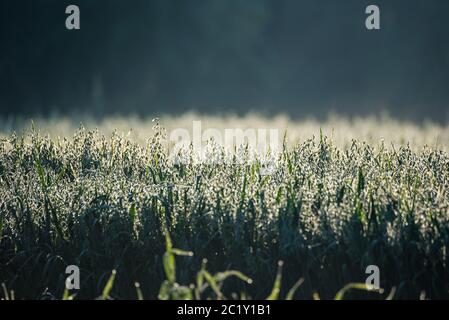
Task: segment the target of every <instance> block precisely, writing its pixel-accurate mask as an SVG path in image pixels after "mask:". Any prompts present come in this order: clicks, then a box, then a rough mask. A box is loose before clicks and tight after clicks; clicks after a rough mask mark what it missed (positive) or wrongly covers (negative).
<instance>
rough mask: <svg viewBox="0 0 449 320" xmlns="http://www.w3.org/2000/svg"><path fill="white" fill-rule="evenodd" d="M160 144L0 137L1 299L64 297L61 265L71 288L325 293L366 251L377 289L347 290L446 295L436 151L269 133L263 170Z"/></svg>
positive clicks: (88, 135)
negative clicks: (71, 273) (273, 149)
mask: <svg viewBox="0 0 449 320" xmlns="http://www.w3.org/2000/svg"><path fill="white" fill-rule="evenodd" d="M164 145H165V141H164V135H163V134H162V130H161V128H160V127H156V128H155V131H154V132H153V134H152V136H151V137H150V138H149V139H148V141H146V143H143V144H142V143H137V142H135V141H134V140H133V139H132V138H129V137H126V136H123V135H119V134H117V133H112V134H111V136H107V137H106V136H102V135H101V134H99V133H98V132H96V131H88V130H85V129H80V130H77V131H76V132H75V134H74V135H73V136H72V137H70V138H68V137H65V138H59V139H55V138H54V137H53V138H50V137H47V136H44V135H41V134H40V133H39V132H38V131H37V130H31V131H30V132H29V133H26V134H24V135H16V134H12V133H11V134H6V135H5V136H4V138H3V139H2V140H1V143H0V283H2V282H3V283H4V284H5V290H3V292H4V293H3V294H2V295H3V297H6V294H7V293H8V292H10V290H14V293H15V296H16V297H17V298H34V299H37V298H60V297H63V296H64V297H66V298H68V297H69V295H68V293H67V292H66V293H64V281H65V276H66V275H65V273H64V271H65V267H66V266H67V265H72V264H75V265H78V266H79V267H80V269H81V289H80V290H79V292H77V293H76V298H96V297H99V296H100V297H103V298H119V299H137V298H142V297H144V298H148V299H152V298H154V299H155V298H161V299H169V298H197V299H205V298H208V297H209V298H224V297H227V298H267V297H270V298H302V299H310V298H312V297H313V296H315V297H316V296H318V295H317V293H318V294H319V296H320V297H321V298H334V297H335V294H336V293H337V292H339V295H337V298H341V297H342V296H343V294H344V293H345V292H346V290H347V289H349V288H352V287H353V288H358V287H359V286H358V285H352V287H351V286H349V287H345V286H346V285H347V284H348V283H360V282H361V283H363V282H364V281H365V278H366V277H367V275H366V274H365V268H366V267H367V266H368V265H371V264H374V265H378V266H379V268H380V270H381V287H383V288H385V289H386V290H385V292H384V294H377V293H376V294H373V293H367V292H364V291H354V292H353V291H350V292H349V293H347V295H348V296H349V297H354V298H375V299H377V298H387V296H388V294H389V293H390V292H391V289H392V288H394V298H418V297H419V296H420V295H422V294H423V292H425V295H426V297H429V298H449V272H448V271H449V270H448V257H447V249H448V244H449V221H448V220H449V211H448V205H449V191H448V190H449V155H448V153H447V152H446V151H443V150H441V149H439V148H430V147H422V148H419V150H417V149H418V148H413V147H410V146H407V145H406V144H404V145H402V146H400V147H394V146H391V145H385V144H384V143H382V142H378V143H377V144H374V143H364V142H357V141H355V140H354V141H352V142H351V143H349V144H347V145H346V146H340V145H338V146H337V145H336V144H335V143H334V142H333V140H332V139H331V138H330V137H326V136H325V135H322V136H321V137H319V138H317V139H315V138H312V139H304V140H303V141H302V142H299V143H297V144H284V147H283V150H282V152H281V153H280V154H279V157H278V159H277V161H276V163H275V168H274V170H273V171H272V172H271V173H270V174H269V175H264V174H261V172H262V171H261V167H262V164H261V163H260V162H259V161H256V162H251V163H247V164H239V163H223V164H207V163H203V164H201V163H195V162H192V163H186V164H183V163H176V162H172V161H171V159H170V157H169V156H168V154H167V151H166V149H165V147H164ZM217 152H219V151H218V150H217ZM175 248H176V249H175ZM177 248H179V249H177ZM192 253H193V254H192ZM205 259H207V263H206V260H205ZM278 261H283V262H284V263H283V266H282V277H281V276H280V274H281V273H280V271H276V270H277V268H280V267H278ZM112 270H116V273H114V279H113V286H112V285H107V283H108V279H110V276H111V271H112ZM232 270H233V271H232ZM237 270H238V271H237ZM300 278H303V280H302V281H300V283H299V282H297V281H298V279H300ZM225 279H226V281H224V280H225ZM249 279H251V281H250V280H249ZM136 282H137V283H138V286H137V287H138V290H136V286H135V283H136ZM273 283H275V286H274V289H273ZM298 283H299V284H298ZM181 284H182V285H181ZM295 284H296V285H295ZM6 288H7V289H6ZM291 288H293V289H294V290H290V289H291ZM341 288H344V290H343V291H339V290H340V289H341ZM106 289H107V290H106ZM296 289H297V290H296ZM105 290H106V292H105Z"/></svg>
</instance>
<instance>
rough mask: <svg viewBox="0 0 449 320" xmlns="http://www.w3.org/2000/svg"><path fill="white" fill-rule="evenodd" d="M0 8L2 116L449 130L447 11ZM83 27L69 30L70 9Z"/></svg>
mask: <svg viewBox="0 0 449 320" xmlns="http://www.w3.org/2000/svg"><path fill="white" fill-rule="evenodd" d="M371 2H372V1H370V2H368V1H364V0H362V1H361V0H346V1H341V0H320V1H317V0H281V1H280V0H245V1H242V0H189V1H187V0H178V1H175V0H133V1H125V0H96V1H93V0H70V1H65V0H39V1H36V0H28V1H23V0H2V1H1V3H0V28H1V29H0V41H1V42H0V48H1V51H0V112H1V115H8V114H21V115H34V114H43V115H45V114H49V113H51V112H53V111H55V110H57V111H58V112H61V113H72V112H84V111H86V112H92V113H93V114H96V115H104V114H110V113H117V112H118V113H128V112H137V113H141V114H153V113H154V112H160V111H164V112H172V113H178V112H182V111H187V110H191V109H194V110H198V111H202V112H240V113H243V112H246V111H248V110H259V111H262V110H265V111H267V112H279V111H282V112H286V113H289V114H291V115H292V116H296V117H297V116H303V115H309V114H313V115H315V116H321V115H326V114H327V113H328V112H329V111H334V112H339V113H343V114H349V115H352V114H366V113H377V112H379V111H381V110H388V111H389V112H390V113H391V114H392V115H394V116H398V117H403V118H408V119H423V118H431V119H434V120H446V119H447V118H448V111H447V110H448V109H449V41H448V39H449V23H448V22H447V21H448V18H449V1H447V0H432V1H424V0H407V1H405V0H404V1H399V0H397V1H387V0H377V1H375V3H376V4H377V5H378V6H379V7H380V9H381V30H380V31H367V30H366V29H365V18H366V15H365V8H366V6H367V5H368V4H372V3H371ZM69 4H76V5H78V6H79V7H80V10H81V30H79V31H68V30H66V29H65V19H66V14H65V8H66V6H67V5H69Z"/></svg>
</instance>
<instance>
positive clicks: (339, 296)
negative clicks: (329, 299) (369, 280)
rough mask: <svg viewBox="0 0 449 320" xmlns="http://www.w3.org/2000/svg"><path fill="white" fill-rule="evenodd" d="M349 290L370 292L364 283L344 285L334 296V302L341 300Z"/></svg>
mask: <svg viewBox="0 0 449 320" xmlns="http://www.w3.org/2000/svg"><path fill="white" fill-rule="evenodd" d="M351 289H358V290H364V291H372V290H370V288H368V286H367V285H366V284H365V283H357V282H354V283H348V284H347V285H345V286H344V287H343V288H342V289H341V290H340V291H338V292H337V294H336V295H335V298H334V300H343V297H344V295H345V294H346V292H348V291H349V290H351Z"/></svg>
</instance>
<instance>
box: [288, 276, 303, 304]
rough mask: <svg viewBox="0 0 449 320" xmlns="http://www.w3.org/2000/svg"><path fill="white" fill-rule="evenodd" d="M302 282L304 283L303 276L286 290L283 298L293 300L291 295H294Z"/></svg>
mask: <svg viewBox="0 0 449 320" xmlns="http://www.w3.org/2000/svg"><path fill="white" fill-rule="evenodd" d="M303 283H304V278H301V279H299V280H298V281H296V283H295V284H294V285H293V287H292V288H291V289H290V290H289V291H288V293H287V296H286V298H285V300H293V297H294V296H295V293H296V291H297V290H298V288H299V287H300V286H301V285H302V284H303Z"/></svg>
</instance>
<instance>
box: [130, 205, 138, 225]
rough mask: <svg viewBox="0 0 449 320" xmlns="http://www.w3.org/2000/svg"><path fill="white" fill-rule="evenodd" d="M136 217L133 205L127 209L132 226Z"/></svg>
mask: <svg viewBox="0 0 449 320" xmlns="http://www.w3.org/2000/svg"><path fill="white" fill-rule="evenodd" d="M136 216H137V210H136V205H135V204H134V203H133V204H132V205H131V208H129V217H130V219H131V222H132V223H133V224H134V222H135V221H136Z"/></svg>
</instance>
